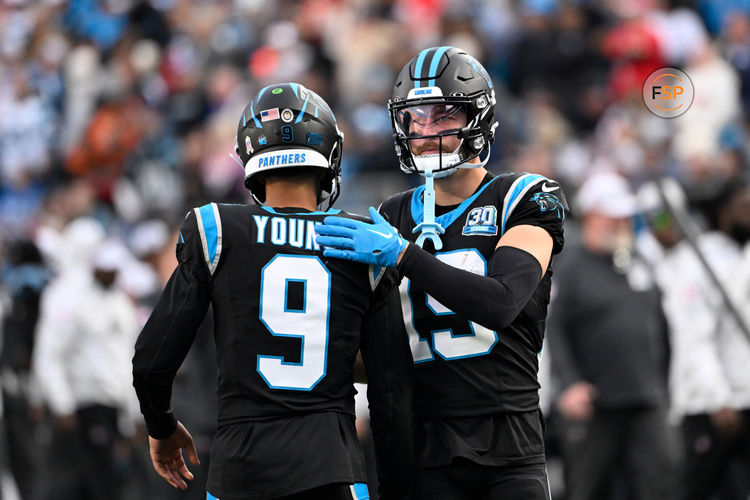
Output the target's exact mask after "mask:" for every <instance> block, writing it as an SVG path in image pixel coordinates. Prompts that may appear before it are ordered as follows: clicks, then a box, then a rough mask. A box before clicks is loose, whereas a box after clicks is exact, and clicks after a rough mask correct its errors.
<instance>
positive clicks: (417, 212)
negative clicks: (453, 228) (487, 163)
mask: <svg viewBox="0 0 750 500" xmlns="http://www.w3.org/2000/svg"><path fill="white" fill-rule="evenodd" d="M499 178H500V177H494V178H492V179H490V180H489V181H488V182H486V183H485V184H484V185H483V186H482V187H480V188H479V189H478V190H477V191H476V192H475V193H474V194H473V195H471V196H469V197H468V198H466V199H465V200H464V201H462V202H461V203H460V204H459V205H458V206H457V207H456V208H454V209H453V210H451V211H450V212H446V213H444V214H443V215H440V216H438V217H435V222H437V223H438V224H440V225H441V226H443V229H448V226H450V225H451V224H453V222H455V220H456V219H458V218H459V217H460V216H461V214H462V213H464V212H465V211H466V209H467V208H469V206H470V205H471V204H472V203H474V200H476V199H477V198H478V197H479V195H480V194H482V192H483V191H484V190H485V189H487V186H489V185H490V184H492V183H493V182H495V181H496V180H497V179H499ZM422 193H424V186H419V187H418V188H417V189H415V190H414V192H413V193H412V195H411V218H412V219H413V220H414V224H419V223H420V222H422V220H423V219H424V200H423V199H422Z"/></svg>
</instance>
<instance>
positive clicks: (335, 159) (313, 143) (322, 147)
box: [235, 83, 344, 209]
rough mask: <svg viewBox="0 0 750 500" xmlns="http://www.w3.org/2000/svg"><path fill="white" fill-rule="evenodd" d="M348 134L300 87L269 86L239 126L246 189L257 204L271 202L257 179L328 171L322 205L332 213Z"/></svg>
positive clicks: (322, 187) (321, 102)
mask: <svg viewBox="0 0 750 500" xmlns="http://www.w3.org/2000/svg"><path fill="white" fill-rule="evenodd" d="M343 141H344V134H343V133H342V132H341V131H340V130H339V128H338V126H337V125H336V117H335V116H334V115H333V112H332V111H331V108H330V107H329V106H328V104H327V103H326V102H325V101H324V100H323V99H322V98H321V97H320V96H319V95H318V94H316V93H315V92H313V91H312V90H309V89H307V88H305V87H304V86H303V85H300V84H298V83H278V84H273V85H268V86H267V87H264V88H263V89H261V90H260V92H258V94H257V95H256V96H255V97H253V99H252V100H251V101H250V104H248V105H247V106H246V107H245V110H244V111H243V112H242V116H241V117H240V122H239V125H238V126H237V145H236V149H235V151H236V153H237V155H239V157H240V160H241V162H242V166H243V168H244V169H245V187H247V188H248V189H249V190H250V193H251V194H252V195H253V198H254V199H255V201H256V202H257V203H259V204H262V203H264V202H265V200H266V189H265V185H264V184H263V183H261V182H260V181H259V180H258V178H257V177H256V176H257V174H259V173H262V172H268V171H270V170H278V169H282V168H300V167H316V168H321V169H325V170H326V172H325V176H324V177H323V179H322V180H321V183H320V192H319V193H318V204H322V203H324V202H326V203H327V206H326V207H325V208H326V209H327V208H330V206H331V205H333V202H334V201H336V198H338V195H339V187H340V185H341V148H342V145H343Z"/></svg>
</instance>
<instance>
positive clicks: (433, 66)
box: [427, 45, 451, 87]
mask: <svg viewBox="0 0 750 500" xmlns="http://www.w3.org/2000/svg"><path fill="white" fill-rule="evenodd" d="M449 49H451V47H450V46H449V45H445V46H443V47H440V48H439V49H438V50H437V52H435V55H434V56H432V63H430V72H429V73H428V74H427V76H429V77H430V78H431V80H430V81H429V82H427V86H428V87H434V86H435V78H437V70H438V66H439V65H440V59H442V58H443V54H445V53H446V52H447V51H448V50H449Z"/></svg>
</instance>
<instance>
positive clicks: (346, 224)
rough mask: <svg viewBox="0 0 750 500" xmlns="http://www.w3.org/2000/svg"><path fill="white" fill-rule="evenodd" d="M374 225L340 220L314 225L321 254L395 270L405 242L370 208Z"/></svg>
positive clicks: (340, 218)
mask: <svg viewBox="0 0 750 500" xmlns="http://www.w3.org/2000/svg"><path fill="white" fill-rule="evenodd" d="M370 217H371V218H372V221H373V222H374V224H368V223H367V222H360V221H358V220H353V219H347V218H344V217H335V216H331V217H326V218H325V219H324V220H323V224H319V225H316V226H315V232H316V233H317V238H316V239H315V240H316V241H317V242H318V245H321V246H323V247H325V248H324V249H323V255H324V256H326V257H334V258H337V259H345V260H353V261H355V262H362V263H364V264H372V265H375V266H385V267H396V262H397V261H398V255H399V254H400V253H401V251H402V250H403V249H404V248H406V245H408V242H407V241H406V240H405V239H404V238H402V237H401V235H400V234H398V231H396V228H394V227H393V226H391V225H390V224H389V223H388V221H387V220H385V219H384V218H383V216H382V215H380V214H379V213H378V211H377V210H375V209H374V208H372V207H370Z"/></svg>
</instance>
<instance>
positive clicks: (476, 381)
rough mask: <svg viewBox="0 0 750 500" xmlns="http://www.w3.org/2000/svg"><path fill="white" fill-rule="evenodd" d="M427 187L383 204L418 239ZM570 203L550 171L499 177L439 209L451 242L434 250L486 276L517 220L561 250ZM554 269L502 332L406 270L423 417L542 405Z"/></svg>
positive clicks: (406, 307) (405, 308)
mask: <svg viewBox="0 0 750 500" xmlns="http://www.w3.org/2000/svg"><path fill="white" fill-rule="evenodd" d="M423 192H424V187H423V186H421V187H418V188H416V189H413V190H410V191H406V192H403V193H400V194H398V195H396V196H393V197H391V198H390V199H388V200H386V201H385V202H384V203H383V205H382V206H381V209H380V210H381V212H382V213H383V214H384V215H385V216H386V217H387V218H388V220H389V221H390V222H391V223H392V224H394V225H395V227H396V228H397V229H398V230H399V232H400V233H401V234H402V235H403V236H404V237H405V238H407V239H409V240H410V241H415V240H416V238H417V236H418V234H414V233H413V232H412V231H413V229H414V228H415V227H416V225H417V224H418V223H420V222H422V219H423V207H424V205H423V200H422V193H423ZM566 207H567V205H566V201H565V198H564V196H563V195H562V193H561V189H560V187H559V185H558V184H557V183H556V182H554V181H551V180H549V179H547V178H545V177H543V176H540V175H532V174H507V175H501V176H498V177H492V176H491V175H490V174H488V175H487V177H486V178H485V182H484V183H483V184H482V185H481V186H480V188H479V189H478V190H477V191H476V192H475V193H474V194H473V195H472V196H470V197H469V198H467V199H466V200H464V201H463V202H462V203H461V204H460V205H458V206H457V207H456V208H454V209H453V210H450V211H449V212H447V213H445V214H443V215H441V216H438V217H436V220H437V222H438V223H440V224H441V225H442V227H443V228H444V229H445V234H443V235H442V236H441V240H442V242H443V248H442V249H441V250H440V251H437V252H436V251H435V250H434V249H432V245H431V244H427V245H426V248H425V249H426V250H427V251H429V252H430V253H433V254H434V255H435V256H436V257H437V258H439V259H440V260H443V261H444V262H446V263H448V264H451V265H453V266H455V267H459V268H462V269H464V270H467V271H471V272H474V273H478V274H486V270H487V262H488V261H489V259H490V258H491V257H492V255H493V253H494V252H495V247H496V245H497V242H498V240H499V239H500V237H501V236H502V235H503V234H504V233H505V232H506V231H507V230H508V229H510V228H511V227H513V226H517V225H522V224H529V225H534V226H540V227H542V228H544V229H546V230H547V231H548V232H549V234H550V235H551V236H552V239H553V243H554V246H553V254H556V253H558V252H560V250H561V249H562V245H563V224H562V223H563V219H564V217H565V210H566ZM550 281H551V269H550V270H548V271H547V272H546V273H545V275H544V277H543V278H542V280H541V282H540V283H539V285H538V286H537V289H536V291H535V292H534V294H533V295H532V297H531V299H530V300H529V301H528V303H527V304H526V305H525V307H524V309H523V310H522V311H521V313H520V314H519V315H518V316H517V317H516V319H515V320H513V322H512V323H511V324H510V326H508V327H507V328H505V329H503V330H502V331H492V330H490V329H488V328H486V327H484V326H481V325H479V324H477V323H475V322H472V321H469V320H467V319H464V318H462V317H459V316H458V315H456V314H454V313H453V312H452V311H450V309H448V308H447V307H445V306H443V305H442V304H440V303H439V302H438V301H436V300H435V299H434V298H433V297H431V296H430V295H429V294H427V293H425V290H423V289H419V288H418V287H416V286H413V284H412V283H411V281H410V280H409V279H407V278H404V279H403V280H402V282H401V285H400V291H401V304H402V313H403V319H404V324H405V326H406V331H407V333H408V336H409V341H410V344H411V349H412V355H413V359H414V363H415V374H414V377H415V379H414V396H415V403H414V405H415V412H416V414H417V416H418V417H421V418H444V417H473V416H481V415H490V414H494V413H498V412H508V413H510V412H526V411H535V410H537V408H538V403H539V397H538V388H539V383H538V381H537V372H538V368H539V362H538V352H539V351H540V350H541V349H542V341H543V338H544V326H545V319H546V316H547V305H548V303H549V298H550Z"/></svg>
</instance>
